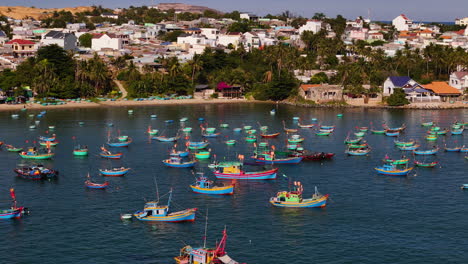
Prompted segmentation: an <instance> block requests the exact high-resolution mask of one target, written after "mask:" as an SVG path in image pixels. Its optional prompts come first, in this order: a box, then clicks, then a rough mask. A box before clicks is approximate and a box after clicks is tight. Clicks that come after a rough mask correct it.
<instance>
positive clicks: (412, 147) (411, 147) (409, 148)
mask: <svg viewBox="0 0 468 264" xmlns="http://www.w3.org/2000/svg"><path fill="white" fill-rule="evenodd" d="M418 148H419V145H413V146H409V147H405V146H401V147H398V149H399V150H404V151H406V150H410V151H413V150H416V149H418Z"/></svg>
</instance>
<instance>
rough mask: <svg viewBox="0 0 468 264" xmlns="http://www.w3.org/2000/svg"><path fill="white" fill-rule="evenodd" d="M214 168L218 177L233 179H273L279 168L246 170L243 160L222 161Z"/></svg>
mask: <svg viewBox="0 0 468 264" xmlns="http://www.w3.org/2000/svg"><path fill="white" fill-rule="evenodd" d="M213 168H214V169H215V171H214V174H215V176H216V178H218V179H231V180H273V179H276V174H277V172H278V168H274V169H270V170H264V171H253V172H246V171H244V170H243V168H242V162H220V163H217V164H215V165H214V166H213Z"/></svg>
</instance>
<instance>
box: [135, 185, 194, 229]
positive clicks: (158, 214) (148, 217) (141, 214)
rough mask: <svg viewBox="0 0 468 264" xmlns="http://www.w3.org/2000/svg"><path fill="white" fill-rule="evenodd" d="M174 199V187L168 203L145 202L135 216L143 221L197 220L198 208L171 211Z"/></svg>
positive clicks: (170, 192)
mask: <svg viewBox="0 0 468 264" xmlns="http://www.w3.org/2000/svg"><path fill="white" fill-rule="evenodd" d="M171 199H172V189H171V190H170V191H169V199H168V201H167V205H159V199H158V201H151V202H147V203H145V207H144V208H143V210H142V211H136V212H135V213H134V214H133V216H135V217H136V219H138V220H141V221H158V222H187V221H188V222H193V221H195V212H196V211H197V208H190V209H185V210H183V211H178V212H173V213H169V211H170V210H169V209H170V205H171Z"/></svg>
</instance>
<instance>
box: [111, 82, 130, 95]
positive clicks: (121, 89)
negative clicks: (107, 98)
mask: <svg viewBox="0 0 468 264" xmlns="http://www.w3.org/2000/svg"><path fill="white" fill-rule="evenodd" d="M114 82H115V84H117V87H119V90H120V92H121V93H122V97H121V98H120V99H124V98H126V97H127V94H128V93H127V90H125V88H124V86H123V84H122V83H121V82H120V81H119V80H114Z"/></svg>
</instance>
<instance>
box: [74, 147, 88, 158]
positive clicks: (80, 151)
mask: <svg viewBox="0 0 468 264" xmlns="http://www.w3.org/2000/svg"><path fill="white" fill-rule="evenodd" d="M73 155H75V156H88V147H87V146H83V147H82V146H80V145H78V146H76V147H75V149H73Z"/></svg>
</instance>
